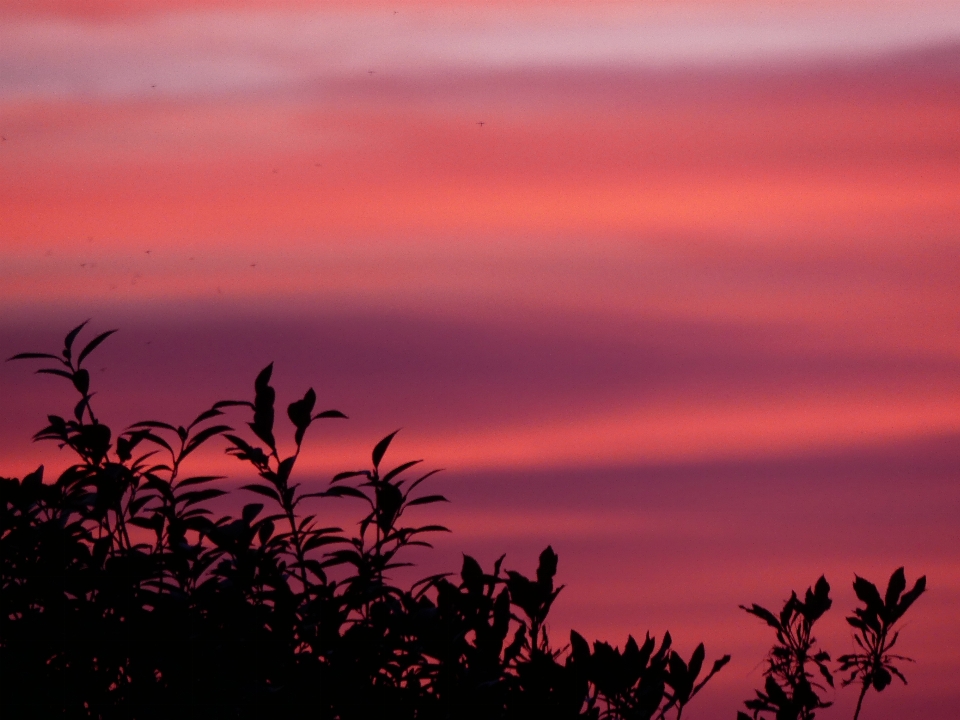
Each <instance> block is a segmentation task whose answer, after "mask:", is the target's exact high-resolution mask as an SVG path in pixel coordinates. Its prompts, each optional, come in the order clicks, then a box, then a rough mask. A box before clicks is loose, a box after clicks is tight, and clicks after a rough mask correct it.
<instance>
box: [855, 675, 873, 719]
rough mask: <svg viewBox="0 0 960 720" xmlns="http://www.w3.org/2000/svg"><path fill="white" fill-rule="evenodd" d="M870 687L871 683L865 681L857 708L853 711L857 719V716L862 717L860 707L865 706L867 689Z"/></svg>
mask: <svg viewBox="0 0 960 720" xmlns="http://www.w3.org/2000/svg"><path fill="white" fill-rule="evenodd" d="M869 689H870V685H869V683H867V682H863V683H862V687H861V689H860V697H859V698H857V709H856V710H855V711H854V713H853V720H857V718H858V717H860V708H861V707H862V706H863V698H864V697H865V696H866V694H867V690H869Z"/></svg>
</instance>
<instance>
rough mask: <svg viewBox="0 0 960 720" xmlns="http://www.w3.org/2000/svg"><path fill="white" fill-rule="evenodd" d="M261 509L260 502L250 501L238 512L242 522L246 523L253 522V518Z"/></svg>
mask: <svg viewBox="0 0 960 720" xmlns="http://www.w3.org/2000/svg"><path fill="white" fill-rule="evenodd" d="M261 510H263V505H262V504H260V503H250V504H249V505H244V506H243V511H242V512H241V513H240V515H241V517H242V518H243V520H244V522H245V523H247V524H248V525H249V524H250V523H252V522H253V519H254V518H255V517H256V516H257V515H259V514H260V511H261Z"/></svg>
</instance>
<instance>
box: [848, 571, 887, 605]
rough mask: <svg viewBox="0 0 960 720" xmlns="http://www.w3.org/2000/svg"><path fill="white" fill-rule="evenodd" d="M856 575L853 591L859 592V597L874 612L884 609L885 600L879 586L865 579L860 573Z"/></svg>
mask: <svg viewBox="0 0 960 720" xmlns="http://www.w3.org/2000/svg"><path fill="white" fill-rule="evenodd" d="M855 577H856V579H855V580H854V581H853V591H854V592H855V593H856V594H857V597H858V598H860V600H862V601H863V602H864V603H866V605H867V607H868V608H869V609H870V610H873V611H874V612H879V611H880V610H882V609H883V600H882V599H881V598H880V592H879V591H878V590H877V586H876V585H874V584H873V583H872V582H869V581H868V580H864V579H863V578H862V577H860V576H859V575H856V576H855Z"/></svg>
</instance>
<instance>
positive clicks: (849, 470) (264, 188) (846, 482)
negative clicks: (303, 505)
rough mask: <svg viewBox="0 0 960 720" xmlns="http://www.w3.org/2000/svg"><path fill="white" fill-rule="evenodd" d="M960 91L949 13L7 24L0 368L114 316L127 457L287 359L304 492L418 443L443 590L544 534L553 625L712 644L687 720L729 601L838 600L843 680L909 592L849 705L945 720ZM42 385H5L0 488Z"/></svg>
mask: <svg viewBox="0 0 960 720" xmlns="http://www.w3.org/2000/svg"><path fill="white" fill-rule="evenodd" d="M395 11H396V12H395ZM958 62H960V2H910V3H907V2H877V3H872V2H871V3H865V2H864V3H839V2H826V1H821V2H799V1H798V2H788V3H782V2H762V1H759V0H758V1H757V2H733V1H728V2H701V3H689V2H671V3H662V2H639V3H577V2H537V3H419V4H409V3H404V4H399V3H394V4H391V3H357V2H351V3H346V2H343V3H330V2H325V3H320V4H317V3H310V2H296V3H283V4H279V3H267V2H255V1H253V0H250V1H249V2H230V3H223V2H212V1H210V2H201V1H192V0H180V1H178V2H162V3H161V2H123V3H122V2H99V3H87V4H84V5H83V10H77V9H76V4H75V3H69V2H58V1H54V0H50V1H48V2H37V3H29V4H27V3H22V2H0V134H2V136H3V137H4V138H5V140H4V141H3V142H2V143H0V302H2V305H0V307H3V308H4V309H3V310H2V311H0V352H2V353H5V354H6V355H7V356H9V355H11V354H13V353H15V352H19V351H24V350H37V349H44V350H46V349H52V348H54V347H55V346H56V344H57V342H59V340H60V338H62V336H63V334H64V333H65V332H66V330H67V329H69V328H70V327H72V326H73V325H75V324H76V323H78V322H80V321H82V320H84V319H86V318H88V317H92V318H93V323H92V324H93V325H94V326H95V327H96V328H97V329H101V328H102V329H106V328H108V327H119V328H121V332H120V333H119V334H118V335H117V336H116V337H115V338H113V339H111V341H110V343H109V344H108V345H107V346H105V347H104V348H103V349H102V351H98V354H99V355H100V358H101V359H100V361H99V362H100V365H99V367H98V368H97V370H100V369H101V368H102V373H101V372H98V373H95V374H96V375H97V376H98V379H99V380H101V382H100V384H99V385H100V402H101V403H102V407H103V408H104V412H105V413H106V414H107V415H110V413H111V412H112V414H113V416H114V417H115V418H116V420H115V423H116V425H117V426H118V427H119V426H120V425H122V424H123V423H126V422H133V421H135V420H139V419H142V418H143V417H146V416H156V417H158V418H159V419H167V420H171V421H174V420H176V421H179V420H180V419H182V418H184V417H186V416H188V415H192V414H194V413H195V411H197V410H199V409H200V408H201V406H205V405H208V404H209V403H210V402H213V401H214V400H217V399H221V398H223V397H233V396H237V395H239V394H243V393H246V392H248V391H249V388H250V385H251V383H252V379H253V376H254V375H255V373H256V371H257V370H259V369H260V368H261V367H262V366H263V365H265V364H266V363H267V362H270V361H276V363H277V370H276V374H275V377H276V379H277V386H278V390H279V391H280V393H281V397H286V398H288V399H293V396H294V395H295V394H296V393H302V392H303V390H304V389H305V388H306V387H307V386H309V385H313V386H315V387H316V388H317V390H318V394H319V396H320V398H321V399H320V402H321V403H322V404H325V405H329V406H335V407H338V408H340V409H341V410H344V411H345V412H347V413H348V414H349V415H350V416H351V420H350V421H349V423H347V424H345V425H343V426H337V427H331V428H330V429H329V430H325V431H324V434H323V437H322V438H318V440H317V444H316V446H315V449H314V450H312V451H311V452H310V454H308V456H307V457H306V458H305V460H306V461H307V464H308V466H309V470H310V471H312V472H316V473H319V474H320V475H321V476H322V474H323V473H327V472H329V471H330V470H331V469H332V468H334V467H336V469H342V467H344V466H352V465H354V464H356V463H357V462H361V461H362V460H361V458H362V457H364V455H365V454H366V452H367V451H368V449H369V446H370V445H371V444H372V442H374V441H375V440H376V439H378V438H379V437H380V436H382V435H384V434H386V433H387V432H390V431H392V430H393V429H395V428H396V427H398V426H403V427H404V428H405V429H404V431H403V433H402V434H401V436H400V440H398V446H397V453H398V459H401V458H399V455H401V454H402V455H404V456H417V457H425V458H426V460H427V462H428V464H430V465H432V466H442V467H445V468H447V472H446V473H445V475H446V479H445V480H442V481H441V480H438V484H439V483H446V485H445V486H444V490H445V491H446V492H447V493H448V495H449V496H450V497H451V499H452V500H454V503H453V504H452V505H451V506H450V508H448V509H446V510H444V512H447V513H449V523H450V524H451V526H452V527H453V528H454V530H455V531H456V532H455V534H454V535H453V536H452V537H451V538H450V539H448V540H445V541H444V542H443V544H442V546H441V547H440V548H439V549H438V553H437V555H436V557H434V558H424V563H425V567H429V569H439V568H440V566H442V565H443V564H444V563H446V564H447V565H449V564H456V563H457V562H458V560H457V557H458V555H457V553H458V552H459V551H460V550H468V551H470V552H475V553H476V554H478V555H479V556H481V557H482V558H483V559H484V560H485V561H487V562H489V561H490V560H492V559H493V558H495V557H496V556H497V555H499V553H500V552H502V551H507V552H509V553H510V555H509V557H510V558H512V559H513V562H514V563H515V565H516V566H522V567H529V566H531V564H532V563H533V562H534V559H535V556H536V553H537V552H539V550H540V549H542V547H543V546H544V545H546V544H547V543H548V542H552V543H554V546H555V547H556V548H557V549H558V550H559V551H560V562H561V565H560V569H561V575H562V581H563V582H565V583H567V585H568V588H567V590H565V591H564V595H563V596H562V598H561V601H560V602H559V604H558V606H557V611H556V612H557V618H556V619H555V621H554V622H555V624H556V625H557V627H558V629H559V630H558V631H559V632H563V628H567V627H569V626H571V625H573V626H575V627H577V628H581V629H583V630H584V631H585V632H587V633H591V632H592V633H596V634H598V635H600V636H602V637H606V638H609V639H610V640H612V641H614V642H621V643H622V641H623V639H624V638H625V636H626V633H627V632H634V633H638V632H639V633H641V634H642V632H643V631H644V630H645V629H646V628H648V627H649V628H650V629H651V630H655V631H657V632H662V631H663V629H665V628H667V627H669V628H670V629H671V632H672V633H673V634H674V635H675V637H677V638H678V639H679V640H680V642H681V646H684V645H683V643H686V645H689V646H690V647H692V646H693V645H694V644H695V642H696V641H697V640H699V639H700V638H701V637H702V638H704V639H706V640H707V644H708V652H710V653H716V654H719V653H721V652H724V651H729V652H732V653H733V654H734V662H733V664H732V665H731V666H730V668H729V669H728V670H725V671H724V673H723V676H722V678H721V679H720V680H719V681H718V685H717V688H716V689H715V690H714V691H712V692H713V694H712V695H711V696H710V697H706V696H705V697H704V699H703V700H701V701H700V703H699V706H691V713H690V715H691V717H692V718H710V717H721V716H722V717H732V715H733V714H734V711H735V708H736V706H737V705H738V704H739V703H740V702H741V701H742V700H743V699H745V698H746V697H748V696H749V694H750V688H751V687H752V686H754V685H756V684H757V683H758V677H759V670H758V667H757V664H758V663H759V662H760V660H761V658H762V657H763V652H764V644H765V643H766V641H767V638H766V637H765V635H763V634H762V629H761V628H759V627H755V625H759V623H754V622H752V618H750V617H748V616H746V615H744V614H743V613H742V612H741V611H739V610H737V608H736V606H737V605H738V604H739V603H743V602H752V601H762V602H765V603H768V604H771V605H774V604H777V603H778V602H779V601H781V600H782V599H783V598H784V597H786V596H787V595H788V594H789V591H790V590H791V589H803V588H805V587H806V586H807V585H809V584H811V583H812V582H814V581H815V580H816V578H817V577H818V576H819V574H820V573H821V572H827V575H828V578H829V579H830V580H831V582H832V584H833V585H834V588H835V591H836V594H837V597H838V598H839V599H840V602H838V604H837V607H836V609H835V610H834V611H833V612H832V615H833V616H834V617H832V619H831V620H830V622H831V623H832V625H830V628H828V629H825V631H824V635H825V637H830V638H834V639H835V642H833V643H832V644H833V645H834V646H835V647H836V650H835V653H836V654H840V653H842V652H846V651H847V647H846V644H845V643H846V642H847V640H846V639H844V637H843V636H844V633H845V631H844V629H843V621H842V615H843V613H844V612H845V610H846V609H847V606H851V603H852V601H853V600H852V593H851V592H850V589H849V584H850V581H851V580H852V577H853V573H854V572H859V573H861V574H866V575H867V576H869V577H871V578H872V579H876V580H880V579H885V576H887V575H889V573H890V572H892V570H894V569H895V568H896V567H897V566H898V565H900V564H906V566H907V573H908V577H909V578H913V577H914V576H916V575H918V574H922V573H926V574H927V575H928V578H929V581H930V585H931V588H932V589H931V591H930V593H929V594H928V595H927V596H925V597H924V598H923V599H922V600H921V601H920V604H919V605H918V606H917V609H916V610H914V611H912V612H913V614H914V617H913V619H912V620H911V625H910V627H909V628H908V629H907V631H906V632H905V634H904V640H903V642H904V643H905V648H904V650H905V652H906V653H907V654H911V655H914V656H915V657H916V658H917V659H918V664H917V665H916V666H915V667H911V668H909V672H908V677H909V678H910V679H911V684H910V685H909V686H908V687H906V688H902V687H894V688H892V689H891V690H890V691H888V692H886V693H884V696H883V698H884V699H885V700H886V701H887V704H886V705H885V706H882V704H881V703H880V702H875V704H874V705H873V706H872V707H868V710H869V711H870V712H871V715H870V717H872V718H890V719H891V720H892V718H902V717H909V716H920V715H923V716H924V717H928V718H934V719H938V718H943V719H946V718H954V717H956V716H957V715H958V714H960V692H958V691H957V690H955V689H953V688H952V687H951V686H950V681H949V678H951V677H953V676H955V675H956V673H957V672H960V653H958V651H957V650H956V648H957V647H960V622H958V621H957V619H956V618H957V613H956V607H958V605H957V603H958V602H960V562H958V558H957V551H956V548H957V547H958V545H957V540H958V533H957V528H958V523H957V517H958V515H957V510H960V491H958V490H957V477H958V471H960V456H958V453H957V449H956V448H957V447H958V440H960V373H958V370H960V334H958V314H957V313H958V308H960V290H958V286H957V277H960V241H958V230H960V133H958V128H960V92H958V88H960V74H958V70H957V68H958V67H960V65H958ZM481 122H482V123H483V125H480V124H479V123H481ZM147 251H149V253H148V252H147ZM147 343H149V345H148V344H147ZM144 378H150V379H156V381H157V382H160V383H164V384H165V390H164V391H163V393H162V394H161V393H158V392H156V391H151V390H150V389H149V387H145V386H144V382H143V380H144ZM56 390H57V388H56V386H55V385H52V384H51V383H50V382H49V378H34V377H32V376H30V375H29V368H27V367H25V366H22V365H18V364H10V365H3V366H0V395H2V396H3V397H4V398H5V400H6V405H7V408H8V412H7V413H6V414H5V416H4V417H3V418H2V419H0V438H2V442H0V461H2V470H0V474H4V475H18V476H19V475H22V474H24V473H25V472H27V471H29V470H31V469H32V467H33V466H34V465H35V464H36V463H37V462H40V461H45V462H47V463H48V464H49V465H52V466H54V467H56V465H57V463H58V462H62V460H61V459H59V458H58V457H57V455H56V452H55V450H52V449H51V448H44V447H37V446H31V445H30V443H29V437H30V435H31V434H32V432H33V431H34V430H35V429H36V428H39V426H40V424H41V422H42V420H43V415H44V413H45V412H46V411H48V410H49V411H53V410H55V409H56V408H57V407H58V405H57V403H58V402H60V398H61V397H62V396H60V395H58V394H57V393H56ZM38 398H39V399H38ZM44 403H45V404H44ZM41 405H42V406H41ZM199 461H200V462H202V463H220V462H221V461H220V459H219V457H217V456H213V457H204V458H200V460H199ZM847 531H849V532H847ZM851 536H852V537H853V538H854V539H851ZM785 538H791V539H790V540H786V539H785ZM444 567H445V566H444ZM598 588H600V589H598ZM837 699H838V709H837V710H835V711H827V712H825V713H824V717H825V718H830V717H845V716H846V715H847V714H849V713H848V712H847V710H848V708H847V705H848V704H849V700H850V698H848V697H847V694H846V693H838V698H837ZM874 700H876V698H874ZM921 709H922V712H921ZM831 713H832V714H831ZM685 716H686V715H685Z"/></svg>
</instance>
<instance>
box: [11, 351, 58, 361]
mask: <svg viewBox="0 0 960 720" xmlns="http://www.w3.org/2000/svg"><path fill="white" fill-rule="evenodd" d="M35 359H43V360H56V361H58V362H59V361H60V358H59V357H57V356H56V355H51V354H50V353H17V354H16V355H14V356H13V357H8V358H7V362H10V361H11V360H35Z"/></svg>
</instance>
